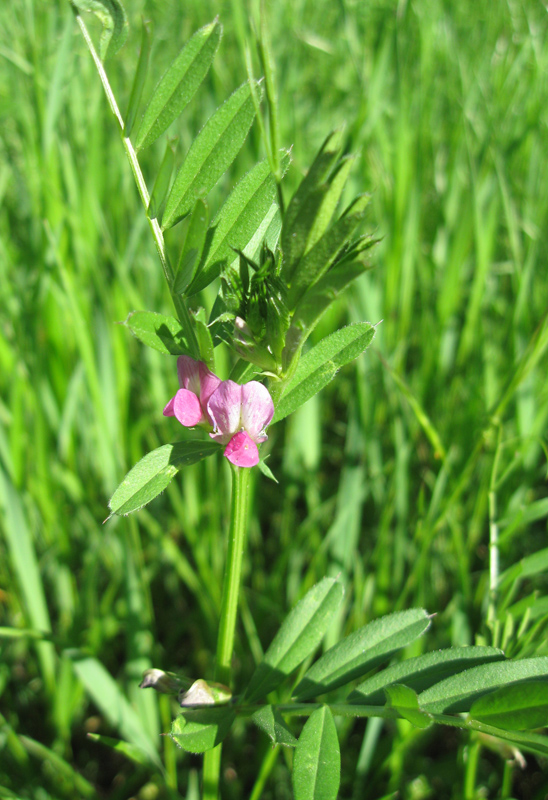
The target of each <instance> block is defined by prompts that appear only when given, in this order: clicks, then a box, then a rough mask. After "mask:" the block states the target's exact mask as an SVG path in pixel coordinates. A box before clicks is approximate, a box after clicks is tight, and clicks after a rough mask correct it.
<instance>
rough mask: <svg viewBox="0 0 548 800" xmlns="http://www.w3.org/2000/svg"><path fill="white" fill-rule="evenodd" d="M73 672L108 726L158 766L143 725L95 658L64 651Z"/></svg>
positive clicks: (153, 744) (152, 744)
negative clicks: (70, 661) (71, 664)
mask: <svg viewBox="0 0 548 800" xmlns="http://www.w3.org/2000/svg"><path fill="white" fill-rule="evenodd" d="M65 652H66V655H67V656H68V657H69V658H70V659H71V660H72V663H73V667H74V671H75V672H76V674H77V676H78V678H79V679H80V680H81V682H82V683H83V685H84V688H85V690H86V692H87V693H88V694H89V696H90V697H91V699H92V700H93V702H94V703H95V705H96V706H97V707H98V708H99V710H100V711H101V713H102V714H103V715H104V716H105V717H106V719H107V720H108V721H109V723H110V724H111V725H113V726H114V727H115V728H116V729H117V730H119V731H120V733H121V734H122V736H123V737H124V739H126V740H127V741H128V742H129V743H130V744H132V745H134V747H136V748H138V750H139V751H141V752H142V753H144V754H145V755H146V757H147V758H148V760H149V761H152V763H153V764H156V766H160V765H161V762H160V758H159V756H158V753H157V751H156V746H155V743H154V741H153V740H152V738H151V736H150V735H149V733H148V732H147V731H146V730H145V728H144V727H143V723H142V722H141V720H140V719H139V717H138V716H137V714H136V713H135V711H134V710H133V708H132V707H131V706H130V704H129V702H128V701H127V700H126V698H125V697H124V695H123V694H122V692H121V691H120V688H119V686H118V684H117V683H116V681H115V680H114V678H113V677H112V676H111V675H110V673H108V672H107V671H106V669H105V668H104V667H103V665H102V664H101V663H100V662H99V661H97V659H96V658H91V657H89V658H85V657H84V658H82V657H81V654H80V653H78V652H77V651H71V650H67V651H65Z"/></svg>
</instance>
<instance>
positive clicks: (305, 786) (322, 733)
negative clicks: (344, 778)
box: [293, 706, 341, 800]
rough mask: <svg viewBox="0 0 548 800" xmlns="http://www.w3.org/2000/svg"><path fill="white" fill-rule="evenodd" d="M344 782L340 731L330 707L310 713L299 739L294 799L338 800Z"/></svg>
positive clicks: (294, 770)
mask: <svg viewBox="0 0 548 800" xmlns="http://www.w3.org/2000/svg"><path fill="white" fill-rule="evenodd" d="M340 780H341V753H340V748H339V739H338V737H337V729H336V727H335V722H334V720H333V715H332V714H331V710H330V709H329V707H328V706H323V707H322V708H318V709H317V710H316V711H314V712H313V714H311V716H310V717H309V718H308V720H307V721H306V724H305V726H304V728H303V730H302V733H301V735H300V737H299V742H298V744H297V748H296V750H295V758H294V761H293V791H294V793H295V800H335V798H336V797H337V793H338V791H339V784H340Z"/></svg>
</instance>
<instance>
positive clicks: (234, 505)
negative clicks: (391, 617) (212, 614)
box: [202, 466, 250, 800]
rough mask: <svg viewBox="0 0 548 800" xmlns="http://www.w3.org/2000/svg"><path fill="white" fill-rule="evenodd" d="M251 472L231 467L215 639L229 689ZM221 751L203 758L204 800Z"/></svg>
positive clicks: (218, 674)
mask: <svg viewBox="0 0 548 800" xmlns="http://www.w3.org/2000/svg"><path fill="white" fill-rule="evenodd" d="M249 487H250V470H249V469H246V468H245V467H235V466H232V500H231V507H230V528H229V532H228V550H227V558H226V567H225V576H224V583H223V595H222V601H221V616H220V621H219V633H218V637H217V655H216V662H215V680H216V681H220V682H221V683H224V684H226V685H227V686H230V685H231V679H232V653H233V651H234V635H235V631H236V619H237V614H238V596H239V592H240V583H241V576H242V562H243V556H244V549H245V541H246V533H247V523H248V518H249V506H250V492H249ZM221 748H222V745H218V746H217V747H215V748H214V749H213V750H208V751H207V753H206V754H205V755H204V771H203V793H202V797H203V800H217V798H218V796H219V780H220V774H221Z"/></svg>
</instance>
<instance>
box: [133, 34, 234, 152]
mask: <svg viewBox="0 0 548 800" xmlns="http://www.w3.org/2000/svg"><path fill="white" fill-rule="evenodd" d="M221 33H222V26H221V25H220V24H219V22H218V21H217V20H214V21H213V22H210V23H209V25H204V27H203V28H200V30H199V31H196V33H195V34H194V36H193V37H192V38H191V39H190V40H189V41H188V42H187V44H186V45H185V46H184V47H183V49H182V50H181V52H180V53H179V55H178V56H177V58H176V59H175V61H174V62H173V64H172V65H171V66H170V67H169V68H168V69H167V71H166V72H165V73H164V74H163V75H162V77H161V78H160V80H159V81H158V84H157V85H156V87H155V88H154V91H153V92H152V94H151V96H150V100H149V101H148V105H147V107H146V110H145V113H144V114H143V118H142V120H141V124H140V126H139V130H138V131H137V135H136V138H135V147H136V148H137V150H142V149H143V148H144V147H148V146H149V145H151V144H152V143H153V142H154V141H156V139H157V138H158V136H161V134H162V133H163V132H164V131H165V130H166V128H168V127H169V125H171V123H172V122H173V121H174V120H175V119H176V118H177V117H178V116H179V114H180V113H181V112H182V111H183V109H184V108H185V107H186V106H187V105H188V103H189V102H190V101H191V100H192V98H193V97H194V95H195V94H196V92H197V90H198V87H199V86H200V84H201V83H202V81H203V80H204V78H205V76H206V75H207V73H208V71H209V68H210V67H211V64H212V63H213V59H214V58H215V53H216V52H217V47H218V46H219V42H220V40H221Z"/></svg>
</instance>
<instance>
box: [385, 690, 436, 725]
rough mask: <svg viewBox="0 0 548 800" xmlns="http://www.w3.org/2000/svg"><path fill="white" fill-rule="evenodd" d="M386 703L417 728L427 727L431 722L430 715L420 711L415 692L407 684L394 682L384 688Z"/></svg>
mask: <svg viewBox="0 0 548 800" xmlns="http://www.w3.org/2000/svg"><path fill="white" fill-rule="evenodd" d="M386 697H387V699H388V705H389V706H391V707H392V708H395V709H396V711H397V712H398V714H399V715H400V716H402V717H403V718H404V719H406V720H407V721H408V722H410V723H411V724H412V725H415V727H417V728H429V727H430V725H431V724H432V715H431V714H428V712H427V711H421V709H420V708H419V701H418V699H417V695H416V692H414V691H413V689H410V688H409V686H403V685H402V684H401V683H395V684H394V685H393V686H389V687H387V689H386Z"/></svg>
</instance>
